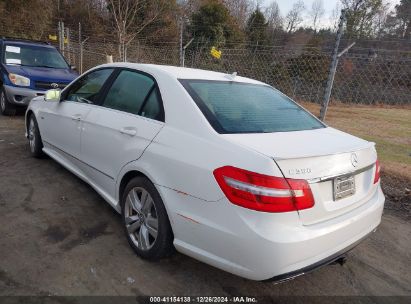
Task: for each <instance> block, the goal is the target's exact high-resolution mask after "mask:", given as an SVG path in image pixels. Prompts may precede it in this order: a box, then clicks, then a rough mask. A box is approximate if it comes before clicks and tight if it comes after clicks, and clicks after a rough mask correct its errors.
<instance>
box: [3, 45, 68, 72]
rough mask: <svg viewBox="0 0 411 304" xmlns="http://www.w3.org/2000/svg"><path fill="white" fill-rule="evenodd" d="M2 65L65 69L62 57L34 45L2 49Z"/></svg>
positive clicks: (48, 49)
mask: <svg viewBox="0 0 411 304" xmlns="http://www.w3.org/2000/svg"><path fill="white" fill-rule="evenodd" d="M4 50H5V52H4V59H3V60H4V63H5V64H8V65H22V66H29V67H45V68H54V69H67V68H68V65H67V62H66V61H65V60H64V58H63V56H62V55H61V54H60V53H59V52H58V51H57V50H56V49H55V48H51V47H43V46H34V45H21V44H19V45H17V44H16V45H12V44H8V45H6V46H5V48H4Z"/></svg>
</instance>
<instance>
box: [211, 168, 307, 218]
mask: <svg viewBox="0 0 411 304" xmlns="http://www.w3.org/2000/svg"><path fill="white" fill-rule="evenodd" d="M214 177H215V179H216V180H217V183H218V184H219V186H220V188H221V190H223V192H224V194H225V195H226V197H227V198H228V200H229V201H230V202H232V203H233V204H235V205H238V206H241V207H245V208H248V209H253V210H257V211H265V212H287V211H295V210H302V209H307V208H311V207H312V206H314V198H313V194H312V192H311V189H310V186H309V185H308V183H307V181H305V180H301V179H286V178H282V177H275V176H269V175H263V174H259V173H254V172H250V171H247V170H243V169H239V168H235V167H230V166H226V167H221V168H218V169H216V170H214Z"/></svg>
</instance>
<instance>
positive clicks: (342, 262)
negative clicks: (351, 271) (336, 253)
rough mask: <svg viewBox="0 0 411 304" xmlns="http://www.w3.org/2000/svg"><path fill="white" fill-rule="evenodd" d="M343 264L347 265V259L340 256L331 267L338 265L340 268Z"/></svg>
mask: <svg viewBox="0 0 411 304" xmlns="http://www.w3.org/2000/svg"><path fill="white" fill-rule="evenodd" d="M345 263H347V257H345V256H342V257H340V258H338V259H336V260H335V261H334V262H332V263H331V265H336V264H339V265H340V266H343V265H344V264H345Z"/></svg>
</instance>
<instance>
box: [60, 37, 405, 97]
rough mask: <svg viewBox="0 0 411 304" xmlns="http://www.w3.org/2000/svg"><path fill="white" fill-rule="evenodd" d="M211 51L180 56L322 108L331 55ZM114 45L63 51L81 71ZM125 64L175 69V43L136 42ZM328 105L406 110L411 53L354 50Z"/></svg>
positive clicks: (204, 48) (298, 49)
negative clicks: (214, 53) (217, 55)
mask: <svg viewBox="0 0 411 304" xmlns="http://www.w3.org/2000/svg"><path fill="white" fill-rule="evenodd" d="M211 48H212V46H211V45H201V46H199V45H193V46H192V47H191V48H189V49H187V50H186V52H185V66H186V67H192V68H200V69H208V70H214V71H220V72H224V73H230V74H231V73H234V72H237V73H238V75H241V76H245V77H250V78H254V79H257V80H260V81H263V82H266V83H268V84H270V85H272V86H274V87H276V88H278V89H279V90H281V91H282V92H284V93H285V94H287V95H289V96H291V97H293V98H294V99H296V100H299V101H309V102H315V103H321V102H322V101H323V96H324V90H325V85H326V81H327V77H328V73H329V66H330V61H331V56H332V50H331V49H320V48H314V47H307V46H294V47H293V48H289V47H272V48H267V49H252V48H247V47H240V48H238V47H237V48H222V49H221V52H222V56H221V58H220V59H216V58H214V57H213V56H212V55H211V54H210V50H211ZM116 49H117V47H116V43H115V42H101V43H100V42H90V43H87V42H86V43H84V45H82V50H80V47H79V44H77V45H74V44H73V45H72V46H71V47H70V48H69V49H67V50H66V51H65V57H66V58H67V59H68V60H69V61H70V63H71V64H73V65H76V66H78V65H79V64H81V59H80V53H82V54H83V55H82V58H83V59H82V63H83V64H82V69H81V70H82V71H86V70H87V69H89V68H91V67H93V66H96V65H99V64H102V63H106V62H107V55H112V57H113V60H114V61H118V60H119V58H118V57H117V56H116V53H117V52H116ZM127 61H130V62H136V63H154V64H164V65H179V64H180V49H179V45H178V44H177V43H164V44H157V45H150V44H147V43H146V42H141V41H136V42H134V43H132V44H130V45H129V46H128V48H127ZM331 99H332V100H333V101H338V102H342V103H359V104H388V105H405V104H411V52H394V51H388V50H372V51H370V50H367V49H361V48H357V49H356V48H353V49H351V50H350V51H349V52H348V53H346V54H344V55H343V57H342V58H341V59H340V60H339V64H338V67H337V73H336V76H335V81H334V87H333V90H332V95H331Z"/></svg>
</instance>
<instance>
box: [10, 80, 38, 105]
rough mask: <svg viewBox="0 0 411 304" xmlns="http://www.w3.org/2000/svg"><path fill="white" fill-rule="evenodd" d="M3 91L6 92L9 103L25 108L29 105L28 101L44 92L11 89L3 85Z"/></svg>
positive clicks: (18, 88) (19, 88)
mask: <svg viewBox="0 0 411 304" xmlns="http://www.w3.org/2000/svg"><path fill="white" fill-rule="evenodd" d="M4 90H5V92H6V96H7V100H8V102H9V103H11V104H14V105H17V106H26V107H27V106H28V104H29V103H30V100H32V99H33V98H34V97H37V96H41V95H44V94H45V91H37V90H32V89H28V88H21V87H13V86H9V85H4Z"/></svg>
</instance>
